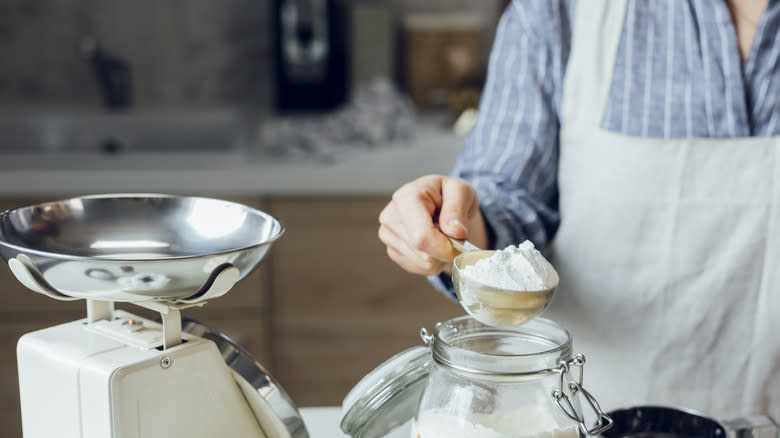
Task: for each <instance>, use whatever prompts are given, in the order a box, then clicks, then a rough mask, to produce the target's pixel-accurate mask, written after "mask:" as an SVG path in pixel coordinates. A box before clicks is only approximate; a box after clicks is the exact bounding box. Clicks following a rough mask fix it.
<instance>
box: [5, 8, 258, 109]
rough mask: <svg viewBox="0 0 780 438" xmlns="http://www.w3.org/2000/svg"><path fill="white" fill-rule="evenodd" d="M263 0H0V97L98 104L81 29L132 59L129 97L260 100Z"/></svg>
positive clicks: (143, 101) (166, 101) (165, 101)
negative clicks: (82, 50)
mask: <svg viewBox="0 0 780 438" xmlns="http://www.w3.org/2000/svg"><path fill="white" fill-rule="evenodd" d="M269 3H270V2H269V1H267V0H133V1H127V0H53V1H43V0H0V59H2V61H0V102H2V103H6V104H7V103H25V104H35V103H47V104H55V105H56V104H85V105H89V104H95V105H97V104H99V101H100V97H99V94H98V91H97V85H96V82H95V80H94V79H93V76H92V71H91V70H90V68H89V65H88V64H87V62H85V60H84V59H82V58H81V57H80V55H79V51H78V43H79V40H80V38H81V37H83V36H85V35H91V36H94V37H95V39H97V41H98V42H99V43H100V44H102V45H103V46H104V47H105V48H106V50H108V51H109V52H112V53H116V54H120V55H121V56H122V57H123V58H125V59H127V60H128V61H129V63H130V64H131V65H132V71H133V75H134V84H135V100H136V102H137V104H138V105H180V104H189V105H192V104H194V105H197V104H220V103H241V102H255V101H262V100H263V99H264V98H265V96H266V95H267V94H268V74H269V70H270V69H269V68H268V65H267V63H268V59H269V56H268V53H269V48H270V40H269V38H268V35H267V34H268V32H269V31H268V29H269V23H268V22H267V21H268V15H269V14H268V9H269Z"/></svg>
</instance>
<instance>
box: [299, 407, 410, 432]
mask: <svg viewBox="0 0 780 438" xmlns="http://www.w3.org/2000/svg"><path fill="white" fill-rule="evenodd" d="M299 411H300V413H301V417H303V422H304V423H305V424H306V430H308V432H309V437H310V438H348V437H349V435H346V434H344V433H343V432H342V431H341V427H340V426H339V422H340V421H341V408H340V407H332V406H327V407H313V408H301V409H300V410H299ZM386 438H409V428H408V427H405V426H401V427H399V428H397V429H396V430H394V431H393V432H391V433H390V434H388V435H386Z"/></svg>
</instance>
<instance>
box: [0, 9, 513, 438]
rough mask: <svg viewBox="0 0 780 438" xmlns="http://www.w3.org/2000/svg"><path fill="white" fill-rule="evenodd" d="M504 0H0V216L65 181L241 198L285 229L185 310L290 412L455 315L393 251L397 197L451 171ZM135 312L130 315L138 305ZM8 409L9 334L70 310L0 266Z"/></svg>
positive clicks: (12, 428)
mask: <svg viewBox="0 0 780 438" xmlns="http://www.w3.org/2000/svg"><path fill="white" fill-rule="evenodd" d="M504 6H505V1H504V0H485V1H478V2H477V1H469V0H259V1H250V0H220V1H216V0H136V1H132V2H128V1H125V0H54V1H37V0H36V1H30V0H0V59H2V60H3V61H2V62H1V63H0V210H4V209H7V208H13V207H16V206H20V205H28V204H31V203H35V202H39V201H45V200H55V199H62V198H65V197H68V196H73V195H83V194H92V193H112V192H113V193H118V192H163V193H176V194H186V195H199V196H211V197H219V198H224V199H231V200H236V201H239V202H242V203H245V204H248V205H251V206H254V207H257V208H260V209H262V210H265V211H268V212H270V213H271V214H273V215H275V216H276V217H278V218H279V219H280V220H281V221H282V222H283V223H284V224H285V225H286V227H287V232H286V234H285V236H284V237H283V238H282V239H281V240H280V242H279V243H278V244H277V245H276V246H275V247H274V248H273V249H272V251H271V255H270V256H269V257H268V259H267V261H266V262H265V263H264V264H263V266H261V268H260V270H259V271H258V272H256V273H254V274H253V275H251V276H250V277H248V278H247V279H246V280H245V281H243V282H242V283H240V284H239V285H238V286H236V288H235V289H234V290H233V291H232V292H230V293H229V294H228V295H227V296H225V297H223V298H221V299H219V300H216V301H214V302H211V303H209V304H208V305H207V306H205V308H204V309H199V310H192V311H187V312H185V316H190V317H193V318H196V319H198V320H202V321H204V322H206V323H207V324H209V325H212V326H213V327H215V328H216V329H218V330H221V331H223V332H225V333H226V334H228V335H230V336H232V337H233V338H234V339H235V340H236V341H237V342H238V343H240V344H241V345H243V346H244V347H246V348H247V349H248V350H249V351H250V352H251V353H252V354H253V355H254V356H255V357H256V358H257V359H258V360H259V361H260V362H261V363H262V364H263V365H264V366H265V367H266V368H267V369H268V370H269V371H270V372H271V373H272V374H274V376H275V377H276V378H277V379H278V380H279V381H280V383H281V384H282V386H283V387H284V388H285V389H286V390H287V391H288V392H289V394H290V395H291V397H292V398H293V400H294V401H295V402H296V404H297V405H298V406H301V407H303V406H336V405H340V404H341V401H342V399H343V397H344V396H345V395H346V394H347V392H348V391H349V389H350V388H352V386H353V385H354V384H355V383H357V381H358V380H359V379H360V378H361V377H362V376H363V375H365V374H366V373H367V372H369V371H370V370H371V369H373V368H374V367H375V366H377V365H378V364H379V363H380V362H381V361H383V360H384V359H386V358H388V357H390V356H391V355H393V354H395V353H397V352H399V351H401V350H402V349H405V348H407V347H411V346H413V345H419V344H420V342H421V341H420V339H419V336H418V331H419V329H420V328H421V327H428V328H429V329H430V328H432V327H433V325H434V324H435V323H436V322H437V321H442V320H445V319H448V318H450V317H452V316H456V315H459V314H461V313H462V310H461V309H460V307H459V306H458V305H456V304H455V303H453V302H450V301H448V300H447V299H446V298H444V297H443V296H441V295H440V294H438V293H436V292H435V291H433V289H432V288H431V287H430V285H429V284H428V283H427V281H426V280H425V279H424V278H420V277H417V276H413V275H411V274H408V273H406V272H404V271H402V270H401V269H400V268H398V267H396V266H395V265H394V264H392V263H391V262H390V260H389V259H388V258H387V256H386V255H385V250H384V247H383V246H382V245H381V243H380V242H379V240H378V239H377V237H376V231H377V229H378V220H377V217H378V215H379V212H380V211H381V209H382V207H383V206H384V205H385V204H386V203H387V201H388V200H389V198H390V196H391V194H392V192H393V191H394V190H395V189H396V188H397V187H399V186H400V185H401V184H403V183H404V182H407V181H408V180H410V179H412V178H415V177H417V176H421V175H423V174H426V173H434V172H435V173H447V172H448V171H449V170H450V168H451V166H452V165H453V164H454V161H455V157H456V155H457V153H458V152H459V150H460V148H461V147H462V144H463V141H464V135H465V134H466V133H467V132H468V129H469V128H470V126H471V123H472V122H473V119H474V117H475V110H476V106H477V103H478V101H479V95H480V91H481V87H482V84H483V81H484V78H485V69H486V64H487V59H488V54H489V48H490V45H491V43H492V40H493V36H494V32H495V27H496V23H497V21H498V18H499V16H500V13H501V11H502V9H503V7H504ZM124 307H125V308H126V309H127V310H130V311H133V312H139V313H140V310H138V309H136V308H134V307H133V306H124ZM0 315H2V319H0V424H2V425H3V426H4V427H3V431H2V432H0V435H2V436H9V437H10V436H14V437H17V436H21V432H20V430H21V429H20V420H19V407H18V406H19V401H18V390H17V380H16V361H15V357H14V348H15V344H16V341H17V339H18V338H19V336H20V335H21V334H23V333H26V332H29V331H32V330H35V329H40V328H44V327H47V326H51V325H53V324H58V323H63V322H67V321H71V320H73V319H77V318H81V317H83V315H84V303H83V302H80V301H77V302H58V301H54V300H52V299H49V298H46V297H43V296H39V295H37V294H35V293H33V292H31V291H28V290H26V289H24V288H23V287H22V286H21V285H19V284H18V283H17V281H16V280H15V279H14V278H13V277H12V275H11V273H10V271H9V269H7V267H0Z"/></svg>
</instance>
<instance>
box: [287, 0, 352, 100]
mask: <svg viewBox="0 0 780 438" xmlns="http://www.w3.org/2000/svg"><path fill="white" fill-rule="evenodd" d="M347 16H348V14H347V8H346V6H345V4H344V0H274V6H273V24H274V26H273V29H274V62H275V74H276V78H275V87H274V88H275V97H276V109H277V110H278V111H280V112H300V111H318V110H319V111H323V110H329V109H333V108H335V107H337V106H339V105H340V104H342V103H344V101H345V100H346V97H347V91H348V82H349V78H348V71H349V63H348V54H347V51H348V50H347V44H348V43H347V33H348V31H347V29H348V24H347Z"/></svg>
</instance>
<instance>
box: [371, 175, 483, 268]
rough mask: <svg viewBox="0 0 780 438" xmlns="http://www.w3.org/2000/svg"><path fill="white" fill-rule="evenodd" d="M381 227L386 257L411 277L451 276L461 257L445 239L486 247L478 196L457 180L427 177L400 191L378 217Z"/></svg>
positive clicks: (381, 237)
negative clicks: (466, 241)
mask: <svg viewBox="0 0 780 438" xmlns="http://www.w3.org/2000/svg"><path fill="white" fill-rule="evenodd" d="M437 218H438V224H439V225H438V228H437V226H436V221H437ZM379 224H380V226H379V240H381V241H382V243H384V244H385V246H387V255H388V256H389V257H390V259H391V260H393V261H394V262H395V263H397V264H398V265H399V266H400V267H402V268H403V269H405V270H406V271H409V272H411V273H413V274H421V275H438V274H439V273H440V272H442V271H445V272H447V273H451V264H452V259H453V258H455V256H457V255H458V252H457V251H456V250H455V249H453V248H452V245H451V244H450V242H449V240H447V236H450V237H454V238H456V239H468V240H469V241H471V242H472V243H474V244H475V245H477V246H479V247H480V248H485V247H486V246H487V240H488V239H487V230H486V228H485V221H484V219H483V218H482V213H481V212H480V210H479V198H478V197H477V192H476V191H475V190H474V188H473V187H471V186H470V185H469V184H468V183H466V182H465V181H463V180H460V179H457V178H449V177H446V176H440V175H428V176H424V177H421V178H418V179H416V180H414V181H412V182H410V183H408V184H406V185H404V186H402V187H401V188H400V189H398V190H396V192H395V193H393V199H392V200H391V201H390V203H388V204H387V206H385V208H384V209H383V210H382V213H380V215H379ZM439 229H441V231H439ZM442 233H444V234H442ZM445 234H446V235H447V236H445Z"/></svg>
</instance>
